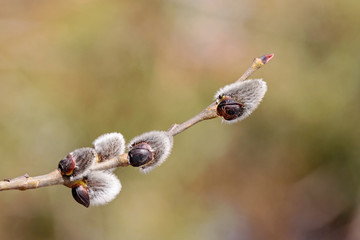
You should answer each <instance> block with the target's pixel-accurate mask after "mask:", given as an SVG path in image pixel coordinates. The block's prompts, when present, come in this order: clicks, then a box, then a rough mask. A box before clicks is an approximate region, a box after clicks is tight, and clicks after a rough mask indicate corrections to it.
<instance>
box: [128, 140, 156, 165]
mask: <svg viewBox="0 0 360 240" xmlns="http://www.w3.org/2000/svg"><path fill="white" fill-rule="evenodd" d="M128 156H129V161H130V165H131V166H133V167H140V166H143V165H145V164H147V163H148V162H150V161H151V160H153V158H154V154H153V152H152V150H151V147H150V145H149V144H147V143H139V144H136V145H135V146H133V148H132V149H131V150H130V151H129V153H128Z"/></svg>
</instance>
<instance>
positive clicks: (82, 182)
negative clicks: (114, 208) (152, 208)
mask: <svg viewBox="0 0 360 240" xmlns="http://www.w3.org/2000/svg"><path fill="white" fill-rule="evenodd" d="M266 90H267V86H266V83H265V82H264V81H262V80H261V79H253V80H251V79H250V80H245V81H237V82H235V83H233V84H230V85H227V86H225V87H223V88H221V89H220V90H218V91H217V93H216V94H215V103H216V115H217V116H219V117H221V118H222V119H223V120H224V121H225V122H227V123H234V122H237V121H241V120H243V119H244V118H246V117H247V116H249V115H250V114H251V113H252V112H253V111H254V110H255V109H256V108H257V106H258V105H259V103H260V102H261V100H262V98H263V97H264V95H265V92H266ZM216 115H215V116H216ZM93 145H94V147H92V148H90V147H87V148H80V149H76V150H74V151H73V152H71V153H69V154H68V155H67V156H66V157H65V158H64V159H62V160H61V161H60V162H59V165H58V169H59V171H60V172H61V174H62V175H63V177H64V178H67V179H68V180H69V181H70V182H71V185H70V187H71V189H72V196H73V197H74V199H75V200H76V201H77V202H78V203H80V204H82V205H84V206H85V207H89V206H90V205H103V204H106V203H108V202H110V201H112V200H113V199H114V198H115V197H116V195H117V194H118V193H119V192H120V190H121V184H120V181H119V179H118V178H117V177H116V176H115V175H114V174H113V173H112V172H113V170H114V169H109V170H92V166H93V165H94V164H96V163H97V162H105V161H108V160H110V159H112V158H114V157H117V156H121V155H124V154H125V156H126V159H127V161H128V164H129V165H131V166H133V167H139V168H140V171H141V172H143V173H148V172H150V171H151V170H153V169H154V168H156V167H157V166H159V165H161V164H162V163H163V162H164V161H165V160H166V158H167V157H168V156H169V155H170V152H171V149H172V146H173V136H172V135H171V134H170V133H169V132H165V131H151V132H147V133H144V134H142V135H140V136H137V137H135V138H133V139H132V140H131V141H130V142H129V144H128V146H127V147H125V140H124V137H123V136H122V135H121V134H120V133H107V134H104V135H102V136H100V137H98V138H97V139H96V140H95V141H94V142H93ZM126 150H127V152H126ZM125 152H126V153H125Z"/></svg>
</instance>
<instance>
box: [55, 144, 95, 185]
mask: <svg viewBox="0 0 360 240" xmlns="http://www.w3.org/2000/svg"><path fill="white" fill-rule="evenodd" d="M96 160H97V153H96V152H95V150H94V149H93V148H79V149H76V150H75V151H73V152H71V153H69V154H68V155H67V156H66V157H65V158H64V159H62V160H61V161H60V162H59V170H60V173H61V174H62V175H65V176H68V177H70V179H71V180H75V179H80V178H81V177H82V176H84V175H85V174H86V173H87V172H88V171H89V170H90V167H91V165H93V164H94V163H95V162H96Z"/></svg>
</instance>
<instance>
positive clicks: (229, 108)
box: [216, 97, 244, 121]
mask: <svg viewBox="0 0 360 240" xmlns="http://www.w3.org/2000/svg"><path fill="white" fill-rule="evenodd" d="M216 111H217V114H218V115H219V116H221V117H223V118H224V119H225V120H228V121H230V120H234V119H236V118H238V117H240V116H241V115H242V114H243V113H244V107H243V104H241V103H239V102H238V101H236V100H234V99H232V98H229V97H225V98H223V100H221V101H220V103H219V104H218V106H217V108H216Z"/></svg>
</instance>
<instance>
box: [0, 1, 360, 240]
mask: <svg viewBox="0 0 360 240" xmlns="http://www.w3.org/2000/svg"><path fill="white" fill-rule="evenodd" d="M359 12H360V2H359V1H357V0H345V1H324V0H323V1H309V0H305V1H293V0H290V1H286V0H243V1H234V0H215V1H204V0H200V1H190V0H183V1H181V0H169V1H153V0H151V1H100V0H90V1H84V0H73V1H41V0H39V1H33V0H26V1H25V0H22V1H0V178H5V177H15V176H19V175H22V174H24V173H28V174H30V175H31V176H34V175H40V174H44V173H47V172H49V171H51V170H53V169H54V168H56V166H57V163H58V161H59V160H60V159H61V158H62V157H63V156H64V155H66V154H67V153H68V152H70V151H72V150H74V149H75V148H79V147H83V146H91V143H92V141H93V140H94V139H95V138H96V137H97V136H99V135H100V134H103V133H106V132H113V131H118V132H121V133H122V134H123V135H124V136H125V138H126V139H127V140H130V139H131V138H132V137H134V136H136V135H138V134H141V133H143V132H146V131H151V130H166V129H167V128H168V127H169V126H170V125H171V124H172V123H175V122H176V123H180V122H182V121H185V120H187V119H188V118H189V117H191V116H193V115H195V114H196V113H198V112H199V111H200V110H202V109H203V108H204V107H205V106H207V104H209V103H210V101H211V99H212V97H213V94H214V93H215V92H216V90H217V89H218V88H219V87H222V86H224V85H226V84H228V83H231V82H233V81H234V80H236V79H237V78H238V77H239V76H240V75H241V74H242V73H243V71H245V69H246V68H247V67H248V66H249V64H250V63H251V61H252V59H253V58H254V57H257V56H261V55H263V54H268V53H275V58H274V59H273V60H272V61H271V62H270V63H269V64H268V65H266V66H265V67H264V68H262V69H261V70H259V71H258V72H256V73H255V74H254V76H253V77H258V78H260V77H262V78H264V80H265V81H267V83H268V87H269V90H268V92H267V94H266V95H265V98H264V101H263V103H262V104H261V105H260V106H259V108H258V109H257V110H256V111H255V112H254V113H253V114H252V115H251V116H250V117H249V118H247V119H245V120H244V121H243V122H241V123H238V124H235V125H226V124H222V123H221V121H220V120H219V119H216V120H212V121H207V122H203V123H201V124H199V125H196V126H194V127H193V128H191V129H189V130H188V131H186V132H184V133H182V134H180V135H179V136H177V137H176V138H175V145H174V149H173V152H172V155H171V156H170V158H169V159H168V160H167V162H166V163H165V164H163V165H162V166H161V167H160V168H157V169H155V170H154V171H153V172H151V173H150V174H148V175H142V174H140V173H139V172H138V169H135V168H131V167H129V168H124V169H118V170H117V171H116V174H117V175H118V176H119V178H120V180H121V182H122V185H123V189H122V191H121V193H120V194H119V196H118V197H117V198H116V199H115V200H114V201H113V202H111V203H110V204H108V205H106V206H103V207H91V208H89V209H85V208H84V207H83V206H81V205H79V204H77V203H76V202H75V201H74V200H73V199H72V196H71V192H70V189H67V188H65V187H63V186H55V187H49V188H43V189H38V190H30V191H26V192H19V191H7V192H1V193H0V239H17V240H22V239H36V240H39V239H40V240H41V239H57V240H60V239H110V240H111V239H147V240H153V239H154V240H155V239H156V240H158V239H171V240H172V239H179V240H180V239H194V240H195V239H196V240H201V239H205V240H212V239H214V240H215V239H225V240H237V239H241V240H262V239H274V240H279V239H280V240H291V239H294V240H303V239H304V240H305V239H310V240H322V239H330V240H331V239H337V240H345V239H346V240H356V239H360V230H359V229H360V205H359V201H358V192H359V183H360V182H359V177H358V176H359V173H360V168H359V156H360V146H359V145H360V137H359V135H360V128H359V119H360V113H359V101H360V81H359V80H360V79H359V78H360V68H359V64H360V47H359V42H360V28H359V26H360V15H359Z"/></svg>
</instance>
